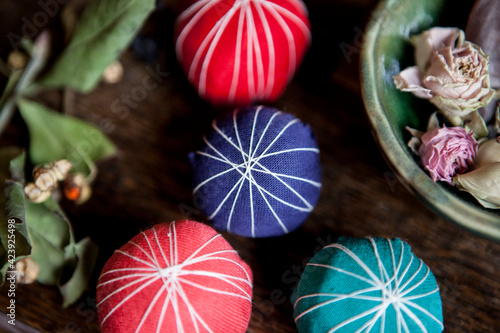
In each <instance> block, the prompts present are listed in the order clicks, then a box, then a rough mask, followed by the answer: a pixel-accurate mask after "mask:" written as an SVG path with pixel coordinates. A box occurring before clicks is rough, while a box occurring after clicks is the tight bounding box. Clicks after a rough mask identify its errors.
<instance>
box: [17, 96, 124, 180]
mask: <svg viewBox="0 0 500 333" xmlns="http://www.w3.org/2000/svg"><path fill="white" fill-rule="evenodd" d="M18 106H19V109H20V112H21V116H22V117H23V119H24V121H25V122H26V125H27V126H28V130H29V133H30V150H29V154H30V158H31V161H32V162H33V163H34V164H44V163H48V162H53V161H55V160H58V159H63V158H64V159H67V160H69V161H70V162H71V163H72V164H73V169H72V170H73V171H76V172H83V173H86V172H89V169H88V165H89V163H91V162H92V161H95V160H98V159H100V158H103V157H107V156H110V155H112V154H114V153H115V152H116V148H115V146H114V145H113V143H112V142H111V141H110V140H109V139H108V138H107V137H106V136H105V135H104V133H102V132H101V131H100V130H99V129H98V128H97V127H96V126H94V125H92V124H89V123H87V122H85V121H83V120H80V119H77V118H74V117H70V116H66V115H63V114H60V113H57V112H55V111H53V110H51V109H49V108H47V107H45V106H43V105H41V104H38V103H36V102H32V101H28V100H24V99H21V100H19V101H18Z"/></svg>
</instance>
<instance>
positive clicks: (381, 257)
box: [292, 237, 443, 333]
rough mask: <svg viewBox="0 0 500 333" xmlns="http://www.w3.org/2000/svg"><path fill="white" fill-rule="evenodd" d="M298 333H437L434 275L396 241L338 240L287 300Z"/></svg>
mask: <svg viewBox="0 0 500 333" xmlns="http://www.w3.org/2000/svg"><path fill="white" fill-rule="evenodd" d="M292 302H293V304H294V317H295V322H296V324H297V328H298V330H299V332H301V333H304V332H314V333H326V332H328V333H330V332H342V333H349V332H386V333H387V332H390V333H392V332H395V333H400V332H403V333H404V332H411V333H418V332H428V333H433V332H442V331H443V314H442V307H441V297H440V295H439V288H438V286H437V283H436V279H435V278H434V275H433V274H432V272H431V271H430V269H429V267H427V266H426V265H425V264H424V262H423V261H422V260H421V259H419V258H417V257H416V256H415V255H414V254H413V253H412V252H411V249H410V246H409V245H408V244H406V243H405V242H403V241H401V240H400V239H386V238H349V237H341V238H340V239H339V241H338V243H336V244H331V245H328V246H326V247H324V248H323V249H322V250H321V251H320V252H318V253H317V254H316V255H315V256H314V257H313V258H312V259H311V261H310V262H309V263H308V264H307V266H306V269H305V270H304V273H303V274H302V277H301V279H300V282H299V285H298V287H297V288H296V290H295V291H294V293H293V295H292Z"/></svg>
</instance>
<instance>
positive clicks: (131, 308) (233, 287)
mask: <svg viewBox="0 0 500 333" xmlns="http://www.w3.org/2000/svg"><path fill="white" fill-rule="evenodd" d="M251 309H252V272H251V270H250V268H249V267H248V265H247V264H245V263H244V262H243V261H242V260H241V258H240V257H239V255H238V254H237V253H236V251H235V250H233V248H232V247H231V245H230V244H229V243H228V242H227V241H226V240H225V239H224V238H223V237H222V236H221V235H220V234H218V233H217V232H216V231H215V230H214V229H212V228H211V227H209V226H207V225H204V224H202V223H198V222H194V221H189V220H182V221H176V222H172V223H170V224H167V223H162V224H158V225H156V226H154V227H153V228H151V229H149V230H146V231H144V232H141V233H140V234H138V235H137V236H135V237H134V238H132V240H130V241H129V242H128V243H127V244H125V245H124V246H123V247H122V248H120V249H119V250H116V251H115V253H114V254H113V255H112V256H111V258H110V259H109V260H108V261H107V263H106V265H105V266H104V268H103V270H102V273H101V276H100V278H99V281H98V285H97V314H98V317H99V324H100V325H101V328H102V332H103V333H106V332H113V333H121V332H234V333H243V332H245V331H246V329H247V326H248V322H249V320H250V314H251Z"/></svg>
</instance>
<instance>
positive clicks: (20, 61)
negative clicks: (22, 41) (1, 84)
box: [7, 51, 28, 70]
mask: <svg viewBox="0 0 500 333" xmlns="http://www.w3.org/2000/svg"><path fill="white" fill-rule="evenodd" d="M27 63H28V55H27V54H25V53H23V52H21V51H12V52H11V53H9V56H8V57H7V64H8V65H9V66H10V68H12V69H13V70H18V69H23V68H25V67H26V64H27Z"/></svg>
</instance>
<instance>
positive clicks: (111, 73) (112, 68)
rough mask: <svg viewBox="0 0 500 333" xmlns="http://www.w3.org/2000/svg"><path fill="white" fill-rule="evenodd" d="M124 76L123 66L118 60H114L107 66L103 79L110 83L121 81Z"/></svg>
mask: <svg viewBox="0 0 500 333" xmlns="http://www.w3.org/2000/svg"><path fill="white" fill-rule="evenodd" d="M122 77H123V66H122V64H121V63H120V62H119V61H118V60H117V61H113V62H112V63H111V65H109V66H108V67H106V69H105V70H104V73H103V74H102V79H103V81H104V82H106V83H110V84H113V83H117V82H119V81H120V80H121V79H122Z"/></svg>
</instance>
